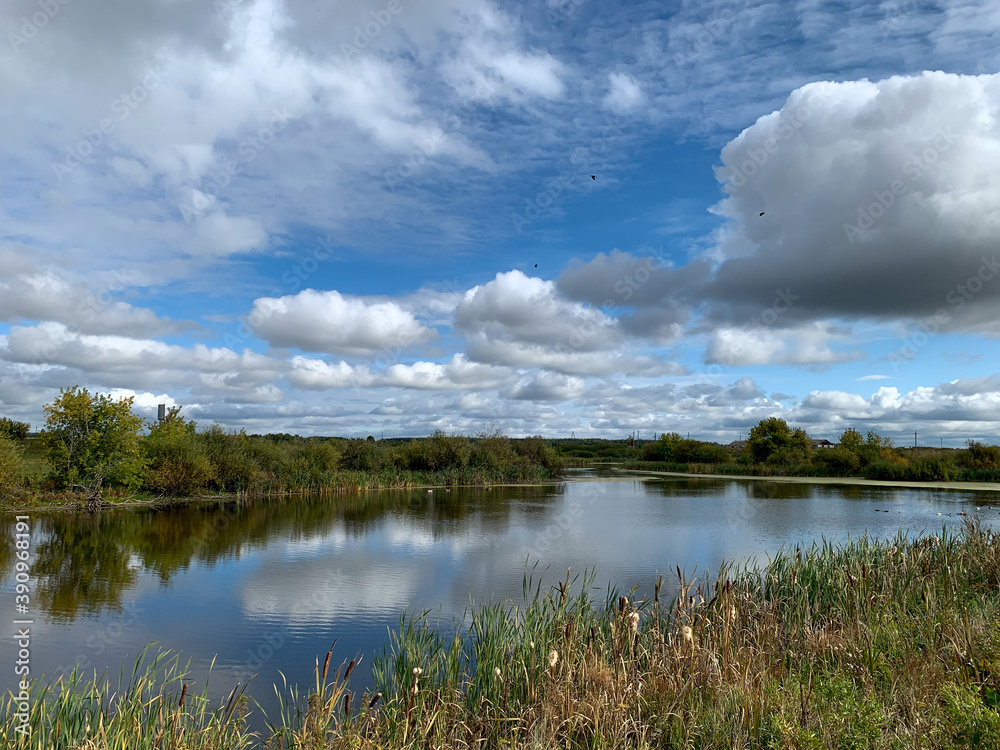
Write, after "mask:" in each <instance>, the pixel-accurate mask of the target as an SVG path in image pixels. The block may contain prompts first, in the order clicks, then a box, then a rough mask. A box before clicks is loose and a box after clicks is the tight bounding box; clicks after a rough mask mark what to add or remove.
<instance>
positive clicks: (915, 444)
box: [913, 430, 917, 448]
mask: <svg viewBox="0 0 1000 750" xmlns="http://www.w3.org/2000/svg"><path fill="white" fill-rule="evenodd" d="M913 447H914V448H916V447H917V431H916V430H914V431H913Z"/></svg>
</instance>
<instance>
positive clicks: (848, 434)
mask: <svg viewBox="0 0 1000 750" xmlns="http://www.w3.org/2000/svg"><path fill="white" fill-rule="evenodd" d="M864 444H865V439H864V438H863V437H861V433H860V432H858V431H857V430H855V429H854V428H853V427H849V428H848V429H846V430H844V432H843V433H842V434H841V436H840V447H841V448H843V449H844V450H847V451H850V452H851V453H853V454H855V455H858V454H860V453H861V450H862V448H863V447H864Z"/></svg>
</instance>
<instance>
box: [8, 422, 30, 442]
mask: <svg viewBox="0 0 1000 750" xmlns="http://www.w3.org/2000/svg"><path fill="white" fill-rule="evenodd" d="M30 430H31V425H30V424H28V423H27V422H17V421H15V420H13V419H11V418H9V417H0V437H6V438H10V439H11V440H24V439H25V438H27V437H28V432H29V431H30Z"/></svg>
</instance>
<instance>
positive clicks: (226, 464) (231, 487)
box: [200, 424, 262, 492]
mask: <svg viewBox="0 0 1000 750" xmlns="http://www.w3.org/2000/svg"><path fill="white" fill-rule="evenodd" d="M200 438H201V441H202V444H203V445H204V446H205V453H206V455H207V456H208V460H209V461H210V462H211V464H212V480H211V483H212V486H214V487H215V488H216V489H218V490H220V491H222V492H255V491H257V490H258V489H259V488H260V485H261V479H262V474H261V470H260V466H258V464H257V461H256V460H255V459H254V456H253V455H252V454H251V452H250V450H249V447H248V445H249V442H250V438H249V437H248V436H247V434H246V432H244V431H242V430H241V431H240V432H234V433H227V432H226V431H225V430H223V429H222V427H220V426H219V425H217V424H213V425H212V426H211V427H209V428H208V430H206V431H205V432H204V433H203V434H202V435H201V436H200Z"/></svg>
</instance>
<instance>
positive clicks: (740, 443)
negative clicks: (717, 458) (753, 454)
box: [723, 440, 747, 451]
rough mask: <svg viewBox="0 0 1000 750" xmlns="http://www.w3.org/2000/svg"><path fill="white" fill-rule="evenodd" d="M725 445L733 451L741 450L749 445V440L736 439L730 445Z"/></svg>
mask: <svg viewBox="0 0 1000 750" xmlns="http://www.w3.org/2000/svg"><path fill="white" fill-rule="evenodd" d="M723 447H724V448H728V449H729V450H731V451H741V450H743V449H744V448H746V447H747V441H746V440H734V441H733V442H731V443H729V444H728V445H724V446H723Z"/></svg>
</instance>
